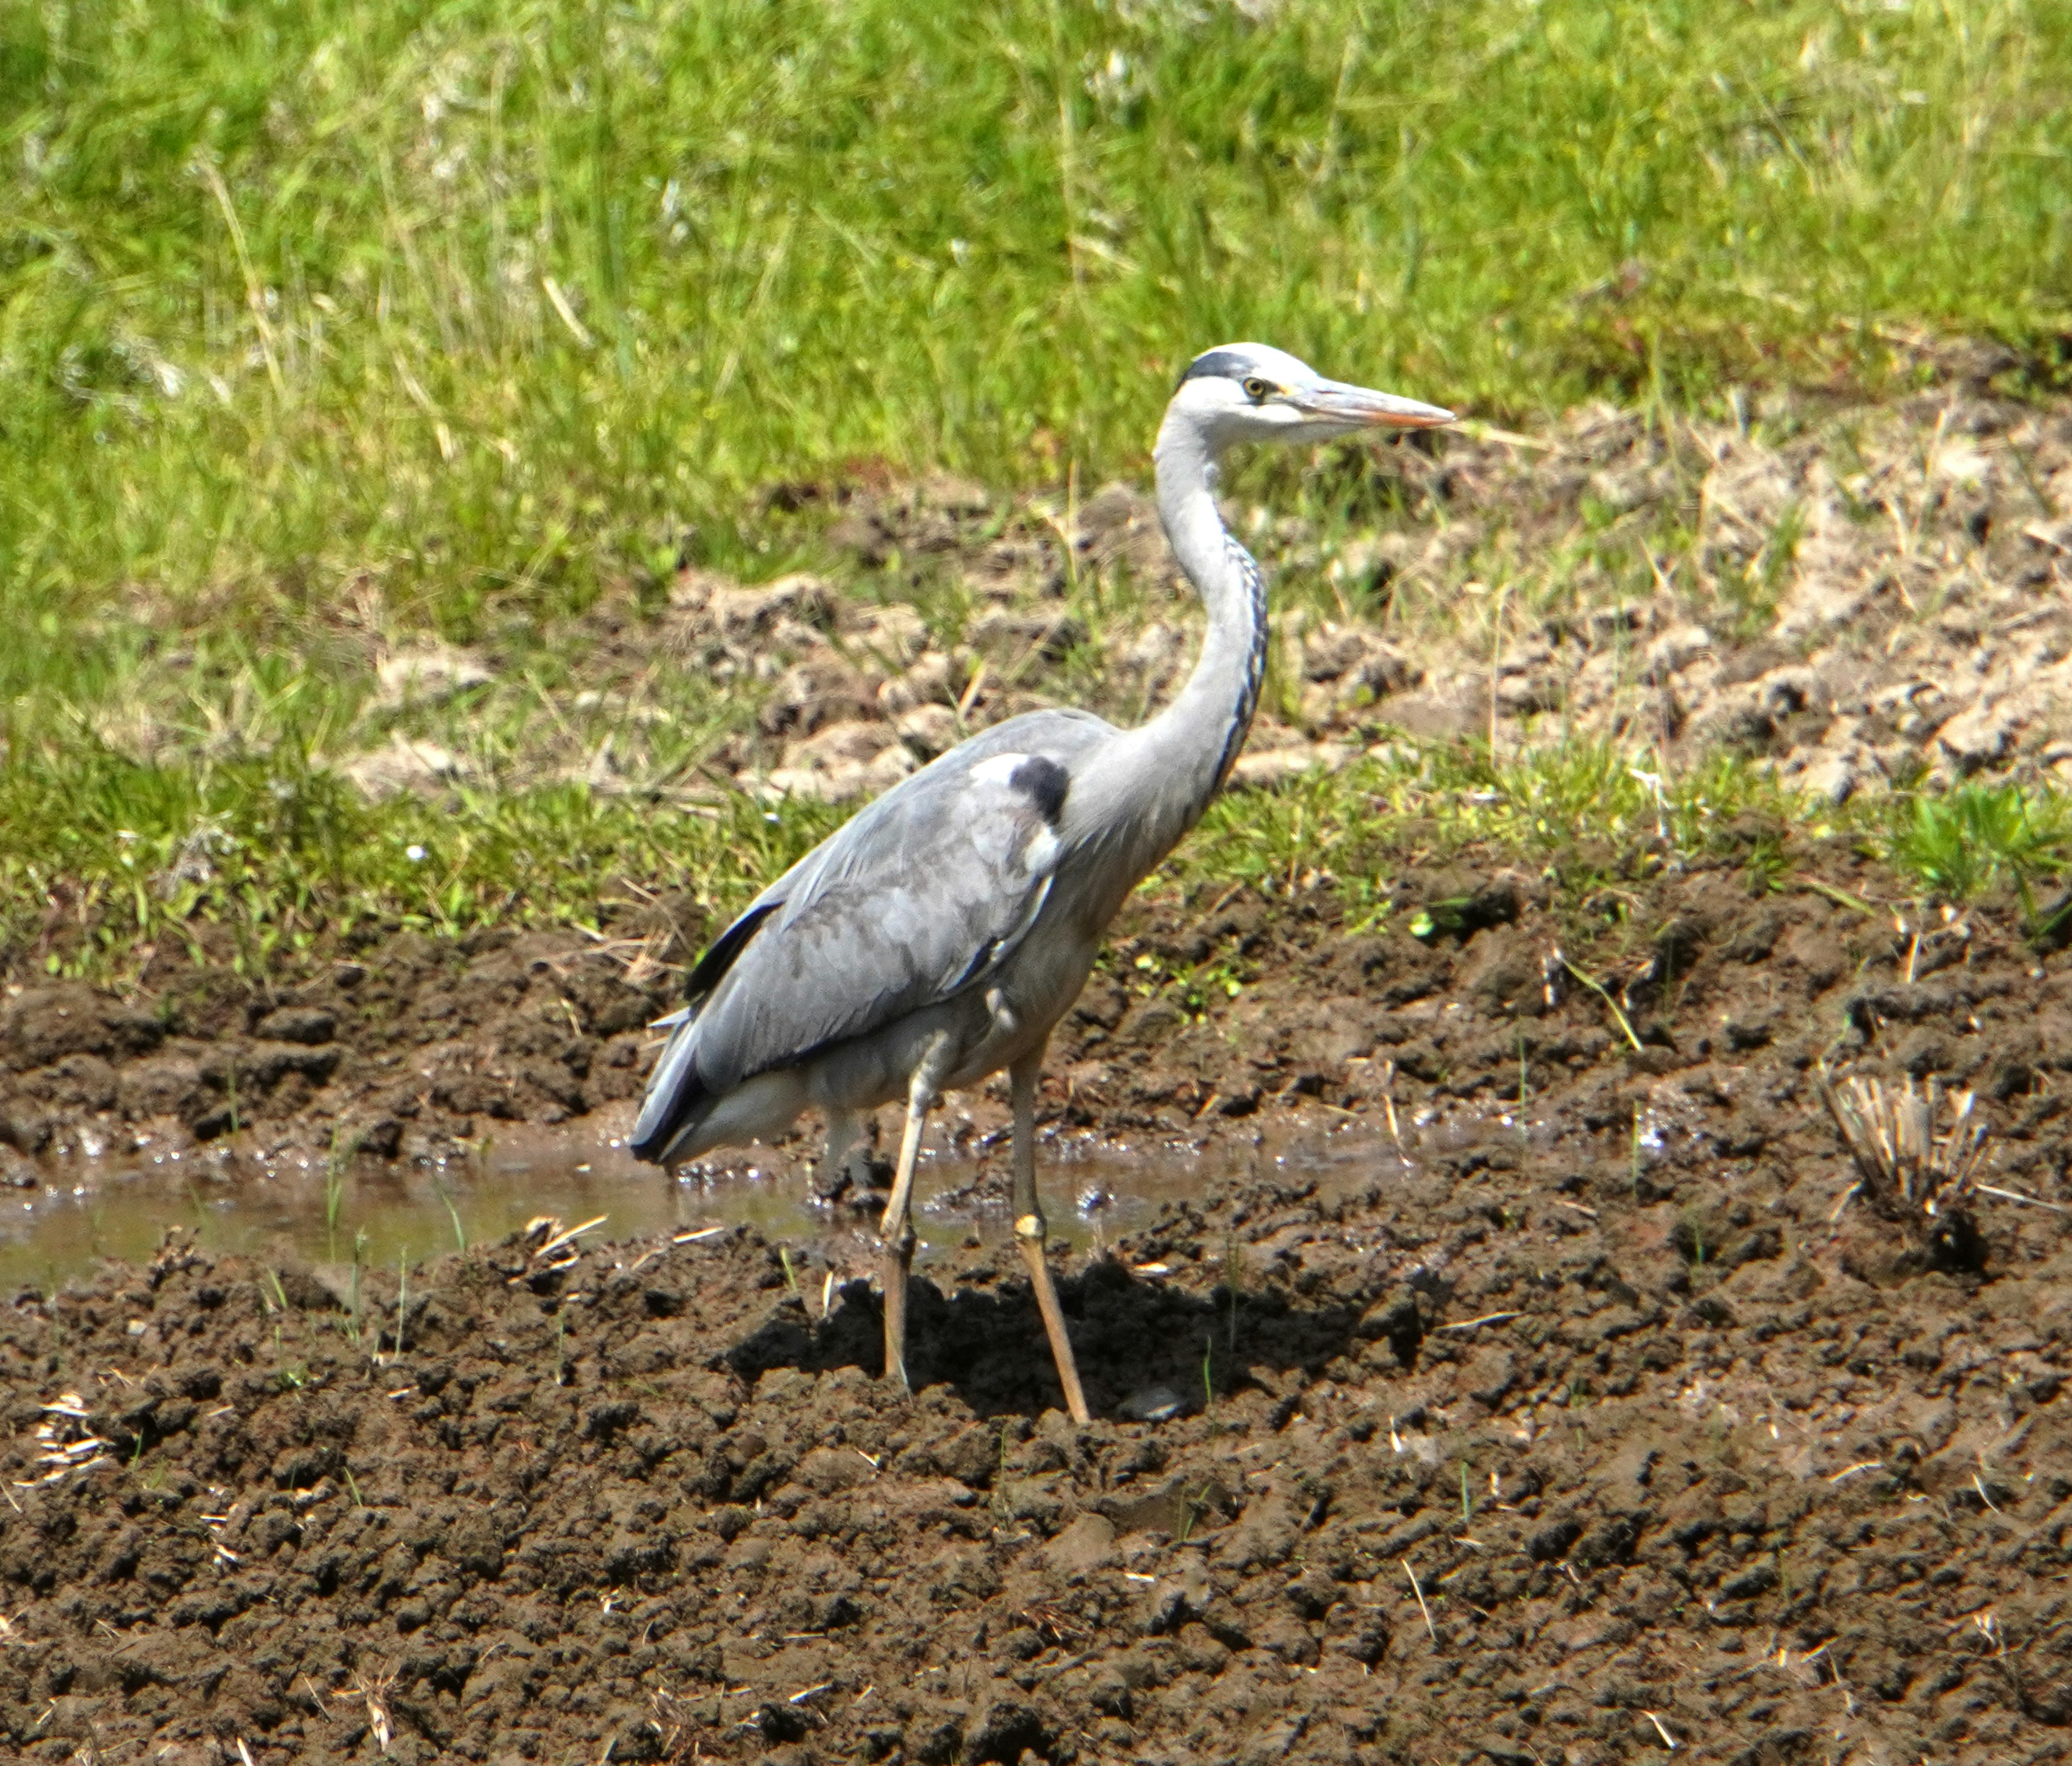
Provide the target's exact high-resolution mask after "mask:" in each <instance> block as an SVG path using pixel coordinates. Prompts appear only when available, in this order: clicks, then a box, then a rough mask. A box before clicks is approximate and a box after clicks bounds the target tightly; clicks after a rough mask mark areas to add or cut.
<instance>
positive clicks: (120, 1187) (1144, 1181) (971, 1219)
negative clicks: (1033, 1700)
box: [0, 1130, 1401, 1291]
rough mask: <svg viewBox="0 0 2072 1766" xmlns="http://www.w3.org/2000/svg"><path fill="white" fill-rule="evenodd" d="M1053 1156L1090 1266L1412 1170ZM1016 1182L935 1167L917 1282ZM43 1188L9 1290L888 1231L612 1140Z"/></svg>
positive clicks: (1304, 1141) (1374, 1163)
mask: <svg viewBox="0 0 2072 1766" xmlns="http://www.w3.org/2000/svg"><path fill="white" fill-rule="evenodd" d="M1039 1156H1040V1158H1041V1159H1042V1184H1043V1198H1044V1203H1045V1206H1046V1209H1047V1211H1048V1212H1049V1216H1050V1230H1051V1233H1052V1236H1053V1237H1054V1238H1058V1239H1062V1240H1063V1241H1066V1242H1067V1243H1068V1244H1069V1245H1071V1247H1072V1248H1073V1249H1075V1250H1079V1249H1086V1248H1087V1247H1089V1246H1091V1245H1094V1244H1096V1242H1098V1241H1103V1240H1112V1239H1114V1238H1116V1237H1119V1236H1120V1235H1121V1234H1123V1233H1129V1232H1133V1231H1134V1230H1136V1229H1137V1228H1139V1227H1141V1226H1142V1225H1145V1223H1146V1222H1148V1221H1149V1220H1151V1219H1152V1218H1153V1216H1155V1215H1156V1213H1157V1210H1158V1208H1159V1205H1160V1204H1161V1203H1163V1202H1165V1201H1168V1200H1174V1199H1177V1198H1181V1197H1186V1196H1197V1195H1199V1194H1200V1193H1201V1192H1202V1191H1203V1190H1205V1189H1207V1188H1210V1187H1211V1186H1213V1185H1214V1184H1216V1183H1218V1182H1219V1180H1222V1179H1230V1178H1242V1177H1244V1175H1247V1174H1248V1173H1249V1172H1250V1171H1253V1170H1255V1169H1260V1168H1264V1167H1274V1166H1278V1167H1281V1168H1282V1169H1284V1170H1287V1169H1293V1170H1294V1171H1299V1172H1300V1173H1301V1175H1305V1176H1315V1177H1318V1178H1320V1179H1326V1180H1327V1181H1328V1180H1330V1179H1340V1180H1342V1181H1343V1182H1345V1183H1346V1184H1354V1183H1358V1182H1361V1181H1365V1180H1367V1179H1371V1178H1372V1177H1373V1176H1374V1175H1376V1173H1377V1172H1378V1171H1379V1170H1381V1169H1382V1168H1383V1167H1387V1168H1391V1169H1396V1170H1400V1169H1401V1167H1400V1163H1399V1162H1398V1160H1397V1159H1396V1155H1395V1154H1394V1151H1393V1149H1392V1148H1391V1149H1387V1151H1384V1150H1383V1143H1380V1142H1377V1141H1376V1140H1375V1138H1373V1137H1372V1136H1371V1135H1370V1134H1367V1133H1366V1132H1365V1131H1363V1130H1353V1131H1350V1132H1346V1133H1340V1134H1311V1135H1309V1136H1305V1137H1302V1138H1299V1139H1294V1140H1290V1141H1289V1142H1286V1143H1285V1145H1281V1146H1276V1145H1275V1144H1273V1143H1272V1142H1268V1143H1264V1144H1262V1145H1261V1146H1258V1147H1250V1146H1224V1147H1221V1148H1219V1149H1216V1150H1215V1151H1207V1152H1199V1151H1193V1150H1191V1149H1188V1148H1153V1149H1149V1150H1137V1149H1132V1150H1124V1149H1120V1148H1117V1147H1115V1146H1110V1145H1108V1144H1105V1143H1099V1142H1082V1141H1075V1140H1069V1139H1068V1140H1064V1141H1061V1142H1053V1143H1050V1144H1046V1146H1045V1147H1044V1148H1043V1150H1042V1153H1041V1155H1039ZM44 1176H45V1182H44V1184H43V1187H42V1188H40V1189H39V1190H27V1191H21V1192H11V1193H7V1192H0V1288H4V1289H5V1290H6V1291H13V1290H14V1289H16V1288H18V1287H19V1286H23V1285H28V1286H35V1287H37V1288H40V1289H48V1288H50V1287H51V1286H54V1285H55V1284H56V1283H59V1282H63V1281H64V1280H65V1279H67V1278H68V1277H72V1276H75V1275H80V1274H85V1273H86V1272H88V1271H89V1270H93V1268H94V1267H96V1266H97V1265H98V1264H99V1263H100V1262H101V1260H103V1259H104V1258H119V1259H121V1260H124V1261H127V1262H147V1261H148V1260H149V1259H150V1257H151V1255H152V1253H153V1252H154V1250H155V1249H157V1247H158V1244H159V1242H160V1241H161V1240H162V1238H163V1237H164V1236H165V1233H166V1231H167V1229H170V1228H172V1227H187V1228H190V1229H193V1231H194V1232H195V1235H196V1237H197V1238H198V1240H199V1242H200V1244H201V1245H203V1246H204V1247H205V1248H207V1249H211V1250H213V1251H217V1252H240V1253H246V1254H249V1255H254V1256H261V1257H264V1256H268V1255H271V1256H274V1257H281V1256H283V1255H286V1254H292V1255H293V1256H294V1257H295V1258H298V1259H300V1260H302V1261H305V1262H310V1263H315V1264H339V1265H344V1264H351V1263H352V1262H355V1261H358V1262H360V1263H362V1264H364V1265H365V1266H368V1267H370V1268H390V1269H393V1267H394V1266H396V1263H397V1260H398V1259H399V1258H400V1259H402V1260H404V1261H406V1262H411V1263H415V1262H418V1261H420V1260H421V1259H423V1258H427V1257H434V1256H438V1255H439V1254H440V1253H443V1252H446V1251H450V1250H452V1249H454V1248H455V1246H456V1245H458V1244H461V1243H466V1244H469V1245H476V1244H482V1243H484V1242H487V1241H494V1240H496V1239H499V1238H501V1237H504V1235H505V1234H507V1233H512V1232H515V1231H516V1230H518V1229H521V1228H522V1227H524V1225H525V1224H526V1223H527V1222H528V1221H531V1220H532V1219H533V1218H534V1217H535V1216H540V1215H552V1216H556V1217H557V1218H559V1219H560V1220H561V1221H564V1222H565V1223H566V1224H567V1225H569V1226H574V1225H578V1224H580V1223H582V1222H585V1221H597V1222H598V1225H597V1226H596V1227H595V1229H594V1237H596V1238H598V1239H611V1240H625V1239H630V1238H635V1237H640V1236H642V1235H645V1234H652V1233H662V1232H668V1231H676V1232H682V1231H686V1230H696V1229H699V1228H701V1227H706V1226H721V1225H728V1226H730V1225H741V1224H746V1225H752V1226H754V1227H755V1228H756V1229H758V1230H759V1232H761V1233H763V1235H764V1236H765V1237H767V1238H768V1239H770V1240H771V1241H772V1242H773V1243H776V1244H781V1245H789V1246H791V1247H792V1248H793V1250H794V1253H795V1254H796V1256H797V1257H798V1258H799V1260H800V1264H801V1266H802V1267H805V1268H811V1269H813V1270H816V1271H818V1270H833V1271H836V1272H838V1273H840V1274H848V1273H850V1272H855V1273H861V1271H862V1270H864V1269H865V1268H867V1267H869V1266H870V1262H871V1260H872V1259H873V1258H874V1250H875V1243H876V1240H875V1232H874V1229H875V1227H876V1225H877V1220H878V1215H877V1212H876V1208H865V1207H853V1206H850V1205H849V1204H845V1203H844V1204H835V1205H834V1206H832V1207H829V1206H825V1205H820V1204H815V1203H814V1202H813V1201H812V1200H810V1198H809V1196H808V1189H807V1184H806V1180H805V1179H804V1177H803V1176H801V1175H797V1173H796V1170H795V1169H794V1168H793V1167H791V1163H790V1162H788V1161H787V1162H784V1165H783V1170H782V1171H781V1172H780V1173H779V1174H776V1175H772V1174H771V1173H768V1172H765V1171H760V1170H759V1169H757V1168H755V1167H753V1166H746V1167H742V1169H740V1170H738V1171H734V1172H730V1173H729V1174H727V1175H720V1176H714V1177H709V1178H697V1177H685V1178H680V1179H676V1180H673V1181H672V1180H671V1179H667V1178H664V1176H663V1175H661V1174H660V1172H658V1171H656V1169H655V1168H654V1167H652V1166H649V1165H640V1164H637V1163H635V1161H634V1160H633V1159H632V1158H631V1156H630V1155H628V1154H627V1152H626V1151H625V1150H624V1148H623V1146H620V1145H619V1144H618V1143H617V1142H613V1141H601V1140H596V1139H593V1138H590V1137H587V1136H586V1135H583V1134H581V1133H580V1132H577V1133H558V1134H549V1133H544V1132H541V1131H538V1130H528V1131H524V1132H522V1133H520V1134H515V1135H512V1136H509V1137H508V1138H498V1139H495V1140H494V1141H492V1142H491V1143H490V1144H489V1146H487V1149H486V1150H485V1151H483V1152H482V1153H481V1154H480V1155H478V1156H476V1157H474V1158H471V1159H465V1160H454V1161H451V1162H449V1163H444V1164H440V1165H419V1164H397V1165H393V1166H386V1167H383V1166H376V1165H372V1164H370V1163H359V1164H356V1165H354V1166H352V1167H350V1168H349V1169H347V1171H345V1172H344V1173H343V1175H341V1176H339V1177H338V1178H337V1179H333V1178H332V1177H331V1175H330V1174H328V1173H327V1171H326V1170H325V1168H324V1167H323V1165H322V1164H321V1163H316V1162H309V1163H303V1162H301V1161H289V1162H284V1163H277V1164H273V1165H266V1166H262V1165H261V1164H259V1163H257V1161H254V1160H253V1159H249V1158H240V1157H239V1156H237V1155H235V1154H232V1153H228V1152H226V1151H221V1150H218V1149H204V1150H202V1151H198V1152H197V1151H190V1152H187V1153H185V1154H181V1153H175V1152H171V1151H168V1152H166V1153H164V1154H162V1155H156V1156H145V1157H142V1158H133V1159H129V1160H126V1161H125V1160H120V1159H66V1160H60V1161H55V1162H52V1163H50V1164H49V1165H47V1167H45V1171H44ZM1004 1184H1005V1150H1004V1149H1002V1150H1000V1151H997V1152H996V1153H995V1154H994V1155H993V1159H991V1160H990V1161H988V1162H985V1163H981V1162H980V1160H978V1159H975V1158H972V1157H970V1156H968V1155H960V1154H959V1153H956V1152H954V1151H941V1152H939V1153H935V1154H932V1155H924V1156H923V1163H922V1167H921V1170H920V1171H919V1173H918V1174H917V1177H916V1190H917V1194H918V1196H919V1208H918V1211H917V1219H916V1222H915V1224H916V1226H917V1228H918V1229H919V1233H920V1236H921V1241H922V1242H921V1246H920V1249H919V1253H918V1257H917V1262H918V1263H919V1266H921V1267H923V1268H925V1267H926V1266H927V1262H928V1260H929V1258H930V1256H931V1253H937V1254H939V1253H943V1252H944V1251H947V1250H949V1249H953V1248H955V1247H956V1246H958V1245H960V1244H961V1242H962V1241H964V1238H965V1237H967V1235H968V1234H970V1233H977V1234H978V1235H979V1236H980V1238H981V1239H982V1240H984V1241H987V1242H992V1241H996V1240H997V1239H1000V1238H1001V1237H1005V1234H1006V1233H1007V1232H1008V1230H1009V1221H1008V1218H1007V1209H1006V1207H1005V1191H1004ZM877 1200H878V1202H880V1203H882V1196H880V1197H878V1198H877ZM600 1216H601V1218H600Z"/></svg>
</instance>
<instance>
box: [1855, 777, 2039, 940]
mask: <svg viewBox="0 0 2072 1766" xmlns="http://www.w3.org/2000/svg"><path fill="white" fill-rule="evenodd" d="M1885 854H1886V857H1887V858H1888V859H1889V861H1890V862H1891V863H1892V864H1893V866H1894V867H1896V868H1897V869H1898V870H1900V871H1904V872H1905V873H1907V874H1909V875H1911V876H1913V877H1914V878H1915V879H1918V881H1919V882H1920V883H1921V884H1922V886H1923V887H1925V888H1926V889H1927V890H1929V891H1930V892H1931V893H1932V894H1934V895H1938V896H1941V897H1942V898H1943V899H1946V900H1948V901H1951V902H1965V901H1970V900H1971V899H1974V898H1975V897H1976V896H1978V895H1983V894H1984V893H1985V892H1986V891H1988V889H1991V888H1992V887H1994V886H1995V885H1996V884H1998V883H2012V884H2014V885H2016V886H2017V887H2021V886H2025V885H2027V884H2029V883H2032V882H2033V880H2034V879H2037V878H2040V877H2046V876H2054V875H2058V873H2060V872H2062V871H2064V870H2065V869H2066V867H2067V864H2068V863H2072V815H2068V810H2067V805H2066V802H2065V801H2064V800H2063V799H2062V798H2060V797H2056V796H2055V795H2051V794H2045V793H2042V792H2032V791H2029V790H2027V789H2025V788H2023V787H2022V786H2021V785H2016V784H1976V783H1973V784H1960V785H1959V786H1957V787H1955V788H1954V789H1952V790H1950V791H1947V792H1943V793H1942V794H1941V795H1939V796H1932V797H1931V796H1926V795H1923V796H1918V797H1914V798H1913V799H1912V800H1911V801H1907V800H1905V799H1902V800H1900V801H1898V802H1897V804H1896V805H1895V806H1894V810H1893V821H1892V825H1891V827H1890V829H1889V832H1888V834H1887V835H1886V838H1885ZM2031 917H2032V919H2033V909H2032V915H2031Z"/></svg>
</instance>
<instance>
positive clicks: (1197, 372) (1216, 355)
mask: <svg viewBox="0 0 2072 1766" xmlns="http://www.w3.org/2000/svg"><path fill="white" fill-rule="evenodd" d="M1244 370H1245V359H1244V356H1241V355H1239V353H1238V352H1237V351H1235V350H1234V349H1212V350H1211V351H1209V352H1207V354H1206V355H1202V356H1196V357H1195V358H1194V360H1192V361H1191V362H1190V363H1188V364H1187V371H1186V373H1184V374H1182V376H1181V377H1180V384H1181V385H1182V386H1185V385H1186V384H1187V382H1188V381H1198V380H1200V379H1202V378H1203V377H1205V376H1207V375H1211V374H1217V375H1221V376H1222V377H1223V378H1224V379H1225V380H1233V381H1237V380H1243V379H1244Z"/></svg>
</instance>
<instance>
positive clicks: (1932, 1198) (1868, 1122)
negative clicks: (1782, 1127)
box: [1819, 1073, 1988, 1236]
mask: <svg viewBox="0 0 2072 1766" xmlns="http://www.w3.org/2000/svg"><path fill="white" fill-rule="evenodd" d="M1819 1085H1820V1099H1821V1101H1822V1102H1823V1103H1824V1104H1825V1105H1827V1114H1829V1115H1830V1116H1831V1117H1833V1118H1834V1119H1835V1126H1836V1128H1838V1129H1840V1130H1841V1134H1842V1139H1843V1141H1844V1142H1845V1143H1846V1144H1847V1146H1848V1149H1849V1155H1850V1157H1851V1158H1852V1159H1854V1160H1855V1162H1856V1182H1855V1183H1854V1184H1852V1185H1851V1186H1850V1187H1849V1189H1848V1192H1847V1193H1846V1194H1845V1195H1844V1196H1843V1197H1842V1201H1841V1205H1840V1207H1838V1208H1836V1211H1835V1212H1836V1214H1837V1215H1839V1214H1840V1212H1841V1209H1842V1208H1846V1207H1847V1206H1848V1204H1849V1202H1850V1200H1851V1199H1852V1198H1853V1197H1856V1196H1861V1197H1862V1198H1863V1199H1864V1201H1865V1202H1866V1203H1868V1204H1869V1206H1870V1208H1872V1210H1873V1212H1875V1213H1877V1215H1878V1216H1880V1217H1881V1218H1882V1219H1884V1220H1887V1221H1893V1222H1895V1223H1897V1224H1899V1225H1905V1226H1907V1227H1909V1228H1910V1229H1914V1231H1916V1232H1918V1233H1922V1234H1924V1235H1928V1236H1933V1235H1934V1233H1935V1231H1936V1229H1937V1226H1938V1224H1939V1223H1941V1222H1942V1221H1947V1220H1948V1219H1949V1218H1950V1217H1951V1216H1954V1215H1955V1214H1958V1213H1959V1212H1968V1211H1969V1204H1970V1203H1971V1200H1972V1198H1973V1197H1974V1196H1976V1195H1977V1194H1978V1192H1979V1188H1980V1185H1979V1168H1980V1167H1981V1166H1982V1165H1983V1164H1984V1162H1985V1154H1986V1138H1987V1132H1988V1131H1987V1129H1986V1125H1985V1124H1984V1122H1979V1121H1978V1120H1977V1119H1976V1118H1974V1117H1973V1115H1972V1114H1971V1101H1972V1100H1971V1093H1969V1092H1958V1093H1954V1094H1952V1095H1951V1098H1950V1101H1949V1102H1950V1108H1949V1112H1948V1114H1949V1126H1948V1128H1947V1130H1944V1131H1943V1132H1942V1133H1941V1134H1938V1133H1937V1132H1936V1127H1935V1124H1936V1119H1937V1118H1938V1116H1939V1115H1941V1114H1942V1088H1941V1087H1940V1086H1938V1085H1937V1084H1936V1082H1935V1081H1934V1079H1932V1078H1931V1079H1930V1080H1929V1081H1928V1082H1927V1084H1926V1086H1925V1087H1923V1088H1922V1089H1919V1090H1917V1089H1915V1088H1914V1081H1912V1080H1911V1079H1909V1080H1908V1081H1906V1083H1905V1085H1904V1086H1901V1087H1897V1088H1894V1087H1891V1086H1888V1085H1885V1084H1884V1083H1883V1082H1881V1081H1878V1080H1875V1079H1862V1078H1857V1077H1853V1076H1852V1077H1851V1078H1849V1079H1847V1080H1845V1081H1843V1082H1842V1084H1841V1085H1836V1084H1835V1083H1834V1082H1833V1081H1831V1080H1830V1079H1829V1078H1828V1076H1827V1075H1826V1074H1825V1073H1822V1074H1821V1075H1820V1076H1819Z"/></svg>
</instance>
